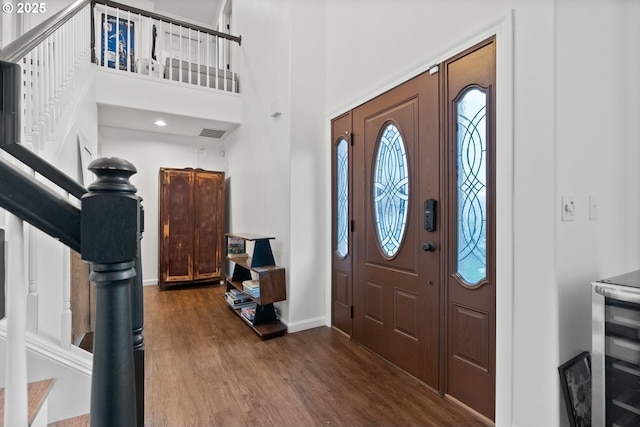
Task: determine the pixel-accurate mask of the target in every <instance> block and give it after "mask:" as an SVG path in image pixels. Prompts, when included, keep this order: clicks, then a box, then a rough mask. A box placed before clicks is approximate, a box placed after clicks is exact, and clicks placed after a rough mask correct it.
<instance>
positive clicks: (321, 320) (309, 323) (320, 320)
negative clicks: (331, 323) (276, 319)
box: [282, 316, 327, 333]
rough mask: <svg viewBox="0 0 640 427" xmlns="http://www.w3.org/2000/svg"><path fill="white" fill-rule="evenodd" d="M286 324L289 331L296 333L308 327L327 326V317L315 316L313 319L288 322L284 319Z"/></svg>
mask: <svg viewBox="0 0 640 427" xmlns="http://www.w3.org/2000/svg"><path fill="white" fill-rule="evenodd" d="M282 323H284V324H285V325H287V332H289V333H294V332H300V331H304V330H306V329H313V328H319V327H320V326H326V324H327V319H326V318H325V317H324V316H322V317H315V318H313V319H305V320H301V321H298V322H290V323H287V322H285V321H282Z"/></svg>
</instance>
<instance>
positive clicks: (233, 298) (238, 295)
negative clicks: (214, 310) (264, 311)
mask: <svg viewBox="0 0 640 427" xmlns="http://www.w3.org/2000/svg"><path fill="white" fill-rule="evenodd" d="M224 298H225V299H226V300H227V304H229V305H230V306H231V307H233V308H234V309H236V310H237V309H241V308H244V307H248V306H251V305H255V303H254V302H253V300H252V299H251V297H250V296H249V295H247V294H245V293H244V292H241V291H239V290H237V289H231V290H230V291H229V292H225V294H224Z"/></svg>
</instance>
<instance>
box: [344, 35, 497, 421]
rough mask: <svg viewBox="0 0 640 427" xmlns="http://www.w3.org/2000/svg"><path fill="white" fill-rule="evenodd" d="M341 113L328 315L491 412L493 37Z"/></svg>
mask: <svg viewBox="0 0 640 427" xmlns="http://www.w3.org/2000/svg"><path fill="white" fill-rule="evenodd" d="M431 71H432V72H425V73H423V74H421V75H419V76H417V77H415V78H413V79H411V80H409V81H407V82H406V83H403V84H401V85H400V86H398V87H396V88H394V89H392V90H390V91H388V92H386V93H384V94H382V95H380V96H378V97H376V98H374V99H372V100H371V101H368V102H366V103H365V104H363V105H361V106H359V107H357V108H355V109H354V110H352V111H350V112H348V113H346V114H344V115H342V116H340V117H337V118H336V119H334V120H333V121H332V144H333V145H332V165H333V168H332V173H333V199H334V201H333V224H334V226H333V234H332V240H333V242H334V244H333V271H332V274H333V277H332V285H333V288H332V292H333V294H332V298H333V299H332V324H333V326H334V327H336V328H337V329H340V330H342V331H343V332H345V333H347V334H349V335H350V336H351V337H352V338H353V339H354V340H355V341H358V342H359V343H361V344H363V345H364V346H366V347H368V348H369V349H371V350H372V351H374V352H376V353H377V354H379V355H380V356H382V357H384V358H385V359H387V360H389V361H390V362H392V363H394V364H395V365H397V366H399V367H400V368H402V369H404V370H406V371H407V372H409V373H410V374H412V375H414V376H415V377H417V378H419V379H420V380H422V381H424V382H425V383H426V384H428V385H430V386H431V387H433V388H434V389H436V390H438V391H439V392H440V393H442V394H445V395H447V396H448V397H449V398H452V399H454V400H456V401H458V402H460V403H462V404H464V405H466V406H468V407H469V408H471V409H472V410H473V411H475V412H477V413H478V414H481V415H482V416H484V417H486V418H488V419H491V420H493V419H494V417H495V415H494V414H495V341H496V340H495V326H496V319H495V313H496V307H495V305H496V301H495V286H496V283H495V263H496V261H495V253H496V248H495V183H494V176H495V132H494V130H495V120H496V116H495V89H496V88H495V41H494V39H489V40H486V41H485V42H483V43H480V44H479V45H477V46H475V47H474V48H472V49H469V50H468V51H466V52H463V53H461V54H460V55H457V56H455V57H453V58H451V59H449V60H447V61H444V62H443V63H441V64H440V65H439V67H438V69H435V68H434V69H432V70H431Z"/></svg>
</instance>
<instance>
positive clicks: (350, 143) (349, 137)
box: [344, 131, 353, 146]
mask: <svg viewBox="0 0 640 427" xmlns="http://www.w3.org/2000/svg"><path fill="white" fill-rule="evenodd" d="M344 134H345V135H346V137H347V138H348V139H349V145H351V146H353V134H352V133H351V132H349V131H346V132H345V133H344Z"/></svg>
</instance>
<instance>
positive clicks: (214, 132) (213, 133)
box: [200, 128, 227, 139]
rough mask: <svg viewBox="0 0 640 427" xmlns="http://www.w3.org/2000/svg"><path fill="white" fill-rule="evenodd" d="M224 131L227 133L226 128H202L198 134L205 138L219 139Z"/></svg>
mask: <svg viewBox="0 0 640 427" xmlns="http://www.w3.org/2000/svg"><path fill="white" fill-rule="evenodd" d="M225 133H227V131H226V130H219V129H206V128H203V129H202V130H201V131H200V136H204V137H205V138H217V139H220V138H222V137H223V136H224V134H225Z"/></svg>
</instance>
